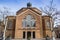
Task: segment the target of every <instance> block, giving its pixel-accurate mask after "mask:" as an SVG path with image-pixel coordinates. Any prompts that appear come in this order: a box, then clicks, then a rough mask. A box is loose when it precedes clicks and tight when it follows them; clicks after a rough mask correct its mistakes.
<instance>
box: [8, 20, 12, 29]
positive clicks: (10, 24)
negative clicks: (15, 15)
mask: <svg viewBox="0 0 60 40" xmlns="http://www.w3.org/2000/svg"><path fill="white" fill-rule="evenodd" d="M12 25H13V23H12V21H11V20H9V21H8V28H9V29H10V28H12Z"/></svg>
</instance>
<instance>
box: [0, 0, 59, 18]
mask: <svg viewBox="0 0 60 40" xmlns="http://www.w3.org/2000/svg"><path fill="white" fill-rule="evenodd" d="M50 1H51V0H0V9H3V7H7V8H10V9H11V11H13V12H14V15H15V14H16V12H17V11H18V10H19V9H21V8H22V7H26V4H27V3H28V2H30V3H31V4H32V7H36V8H39V9H40V8H41V7H45V6H46V5H49V2H50ZM53 4H54V5H55V6H54V7H55V8H57V9H58V11H60V0H54V2H53ZM0 18H1V17H0Z"/></svg>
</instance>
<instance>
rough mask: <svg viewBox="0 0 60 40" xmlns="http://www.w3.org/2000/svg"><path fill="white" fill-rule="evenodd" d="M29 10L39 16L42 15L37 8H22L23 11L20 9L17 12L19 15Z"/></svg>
mask: <svg viewBox="0 0 60 40" xmlns="http://www.w3.org/2000/svg"><path fill="white" fill-rule="evenodd" d="M28 9H29V10H31V11H33V12H35V13H36V14H38V15H41V11H40V10H38V9H37V8H22V9H20V10H19V11H17V15H19V14H21V13H23V12H25V11H26V10H28Z"/></svg>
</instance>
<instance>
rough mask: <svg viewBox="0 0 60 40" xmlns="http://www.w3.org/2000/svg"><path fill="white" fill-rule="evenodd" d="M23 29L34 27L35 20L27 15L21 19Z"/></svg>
mask: <svg viewBox="0 0 60 40" xmlns="http://www.w3.org/2000/svg"><path fill="white" fill-rule="evenodd" d="M22 25H23V27H35V19H34V18H33V16H31V15H27V16H26V17H25V18H24V19H23V24H22Z"/></svg>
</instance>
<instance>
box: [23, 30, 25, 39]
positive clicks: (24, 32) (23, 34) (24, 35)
mask: <svg viewBox="0 0 60 40" xmlns="http://www.w3.org/2000/svg"><path fill="white" fill-rule="evenodd" d="M23 38H24V39H25V31H24V32H23Z"/></svg>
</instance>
